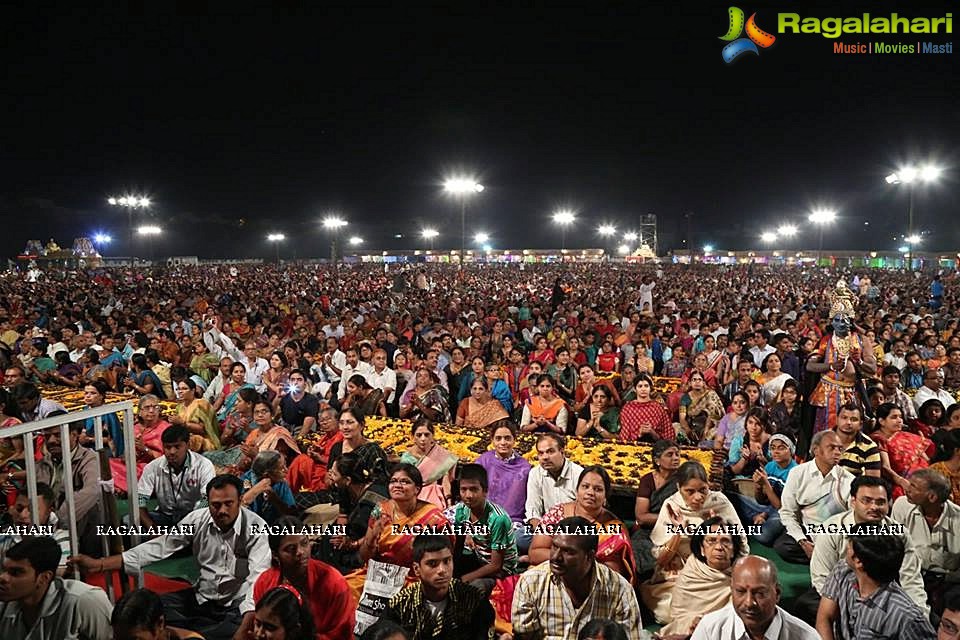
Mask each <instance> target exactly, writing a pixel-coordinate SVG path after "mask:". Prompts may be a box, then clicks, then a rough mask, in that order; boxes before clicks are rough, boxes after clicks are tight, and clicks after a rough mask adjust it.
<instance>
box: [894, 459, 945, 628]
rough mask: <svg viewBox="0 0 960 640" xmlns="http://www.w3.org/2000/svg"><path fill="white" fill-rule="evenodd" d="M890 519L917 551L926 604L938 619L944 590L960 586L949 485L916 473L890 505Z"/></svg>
mask: <svg viewBox="0 0 960 640" xmlns="http://www.w3.org/2000/svg"><path fill="white" fill-rule="evenodd" d="M891 517H892V518H893V520H895V521H896V522H899V523H900V524H902V525H903V526H904V528H905V529H906V532H907V535H908V537H909V538H910V541H911V542H912V543H913V546H914V548H915V549H916V553H917V556H918V557H919V558H920V571H921V574H922V576H923V585H924V588H925V590H926V592H927V595H928V596H929V600H928V602H929V603H930V607H931V608H932V609H933V611H934V613H936V614H938V615H939V614H940V613H941V612H942V610H943V594H944V592H945V591H946V589H947V587H948V586H949V585H950V584H956V583H957V582H960V535H958V532H960V506H957V505H956V504H955V503H953V502H951V501H950V482H949V481H948V480H947V479H946V478H944V477H943V476H942V475H940V474H939V473H937V472H936V471H935V470H933V469H920V470H918V471H917V472H916V473H914V474H913V475H912V476H910V487H909V488H908V489H907V495H905V496H901V497H899V498H897V499H896V501H895V502H894V503H893V511H892V513H891ZM905 584H906V583H904V582H903V578H901V585H905Z"/></svg>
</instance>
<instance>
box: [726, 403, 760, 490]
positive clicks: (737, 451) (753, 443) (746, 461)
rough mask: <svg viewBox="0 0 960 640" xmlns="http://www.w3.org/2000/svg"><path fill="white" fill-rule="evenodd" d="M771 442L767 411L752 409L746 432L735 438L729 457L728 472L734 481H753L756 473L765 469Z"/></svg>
mask: <svg viewBox="0 0 960 640" xmlns="http://www.w3.org/2000/svg"><path fill="white" fill-rule="evenodd" d="M769 441H770V434H769V433H768V425H767V412H766V410H765V409H763V408H761V407H754V408H752V409H750V411H748V412H747V419H746V423H745V425H744V432H743V434H742V435H738V436H736V437H734V439H733V442H732V443H731V444H730V452H729V454H728V455H727V470H728V473H729V474H730V475H732V476H733V480H734V481H736V480H740V479H752V478H753V474H754V473H756V472H757V471H758V470H760V469H763V468H764V466H765V465H766V464H767V461H768V460H770V451H769V449H768V448H767V445H768V443H769Z"/></svg>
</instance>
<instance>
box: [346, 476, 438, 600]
mask: <svg viewBox="0 0 960 640" xmlns="http://www.w3.org/2000/svg"><path fill="white" fill-rule="evenodd" d="M421 489H423V477H422V476H421V475H420V471H419V470H418V469H417V468H416V467H415V466H413V465H412V464H406V463H403V462H401V463H400V464H398V465H397V466H396V467H394V470H393V473H391V474H390V480H389V482H388V483H387V490H388V492H389V494H390V499H389V500H385V501H384V502H381V503H380V504H378V505H377V506H376V507H374V508H373V511H372V512H371V513H370V520H369V521H368V523H367V532H366V535H364V537H363V540H362V541H361V542H360V545H359V548H358V549H357V553H358V554H359V559H360V562H362V563H363V565H364V566H363V567H361V568H360V569H358V570H357V571H354V572H353V573H351V574H349V575H348V576H346V579H347V584H349V585H350V589H351V590H352V591H353V594H354V599H355V601H359V600H360V594H361V592H362V590H363V584H364V581H365V580H366V578H367V567H366V565H367V563H368V562H369V561H370V560H376V561H377V562H383V563H387V564H392V565H396V566H399V567H406V568H408V569H410V573H408V574H407V584H411V583H413V582H416V581H417V580H418V578H417V576H416V575H415V574H414V572H413V541H414V540H415V539H416V538H417V533H418V532H419V531H422V530H423V527H438V528H439V527H444V526H446V525H447V524H448V522H447V518H446V517H445V516H444V515H443V512H442V511H440V509H438V508H437V506H436V505H433V504H430V503H429V502H424V501H423V500H420V499H419V498H418V497H417V496H418V495H419V494H420V490H421ZM450 540H451V544H456V538H455V537H454V536H451V537H450Z"/></svg>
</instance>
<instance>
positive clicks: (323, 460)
mask: <svg viewBox="0 0 960 640" xmlns="http://www.w3.org/2000/svg"><path fill="white" fill-rule="evenodd" d="M301 441H302V444H301V450H302V451H305V453H301V454H300V455H299V456H297V457H296V458H294V459H293V462H292V463H290V470H289V471H287V484H289V485H290V489H291V490H292V491H293V496H294V498H295V499H296V501H297V507H298V508H299V509H307V508H309V507H312V506H314V505H317V504H323V503H329V502H331V501H334V500H333V499H334V497H335V496H334V494H335V490H333V487H332V484H331V483H330V481H329V471H330V452H331V451H332V450H333V446H334V445H335V444H337V443H338V442H341V441H343V434H342V433H340V425H338V424H337V410H336V409H333V408H331V407H325V408H324V409H323V410H322V411H321V412H320V421H319V429H318V430H317V432H316V433H311V434H309V435H308V436H306V437H305V438H301Z"/></svg>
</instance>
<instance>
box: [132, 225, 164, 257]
mask: <svg viewBox="0 0 960 640" xmlns="http://www.w3.org/2000/svg"><path fill="white" fill-rule="evenodd" d="M161 233H163V229H161V228H160V227H158V226H156V225H152V224H145V225H142V226H139V227H137V235H140V236H143V237H145V238H147V239H148V240H149V241H150V262H153V239H154V238H155V237H156V236H158V235H160V234H161Z"/></svg>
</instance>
